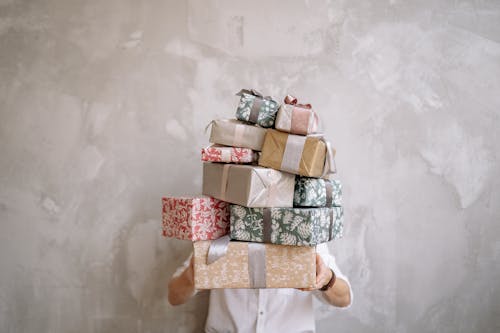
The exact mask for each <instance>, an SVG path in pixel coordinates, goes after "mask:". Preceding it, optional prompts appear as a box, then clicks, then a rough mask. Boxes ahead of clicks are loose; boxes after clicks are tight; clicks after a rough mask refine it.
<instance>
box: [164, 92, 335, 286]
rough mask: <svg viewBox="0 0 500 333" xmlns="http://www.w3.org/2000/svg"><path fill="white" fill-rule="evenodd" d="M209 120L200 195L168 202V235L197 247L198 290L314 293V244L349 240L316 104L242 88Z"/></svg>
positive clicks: (166, 202) (195, 264) (170, 198)
mask: <svg viewBox="0 0 500 333" xmlns="http://www.w3.org/2000/svg"><path fill="white" fill-rule="evenodd" d="M237 95H239V96H240V103H239V105H238V108H237V111H236V119H225V120H214V121H212V122H211V133H210V142H211V143H212V145H211V146H209V147H207V148H204V149H202V152H201V159H202V161H203V190H202V194H203V195H202V196H199V197H165V198H163V199H162V200H163V234H164V236H166V237H174V238H178V239H184V240H190V241H192V242H193V246H194V280H195V287H196V288H197V289H213V288H309V287H313V286H314V284H315V277H316V254H315V253H316V249H315V246H316V245H317V244H320V243H325V242H328V241H330V240H333V239H337V238H340V237H342V228H343V209H342V206H341V195H342V188H341V184H340V182H339V181H338V180H332V179H329V177H330V176H331V174H333V173H334V172H335V167H334V160H333V158H334V154H335V151H334V150H333V148H332V147H331V146H330V143H329V142H328V141H327V140H326V139H325V138H324V137H323V136H322V135H321V134H318V133H317V131H318V126H319V119H318V115H317V113H315V112H314V110H313V109H312V107H311V105H309V104H306V105H304V104H297V100H296V99H295V98H294V97H292V96H287V97H286V98H285V100H284V103H283V104H282V105H280V104H279V103H277V102H276V101H275V100H273V99H272V98H271V97H267V96H266V97H265V96H262V95H261V94H260V93H258V92H256V91H255V90H242V91H240V92H239V93H238V94H237Z"/></svg>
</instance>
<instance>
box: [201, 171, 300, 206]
mask: <svg viewBox="0 0 500 333" xmlns="http://www.w3.org/2000/svg"><path fill="white" fill-rule="evenodd" d="M294 187H295V175H292V174H289V173H286V172H281V171H278V170H274V169H268V168H263V167H259V166H251V165H239V164H223V163H209V162H205V163H203V190H202V193H203V194H204V195H208V196H211V197H214V198H217V199H219V200H223V201H227V202H231V203H234V204H238V205H241V206H246V207H292V206H293V194H294Z"/></svg>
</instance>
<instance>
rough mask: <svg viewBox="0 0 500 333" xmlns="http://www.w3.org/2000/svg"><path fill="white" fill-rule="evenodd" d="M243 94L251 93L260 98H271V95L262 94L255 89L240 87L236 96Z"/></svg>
mask: <svg viewBox="0 0 500 333" xmlns="http://www.w3.org/2000/svg"><path fill="white" fill-rule="evenodd" d="M243 94H247V95H253V96H255V97H260V98H262V99H268V100H272V98H271V96H264V95H262V94H261V93H260V92H258V91H257V90H255V89H241V90H240V91H239V92H238V93H237V94H236V96H243Z"/></svg>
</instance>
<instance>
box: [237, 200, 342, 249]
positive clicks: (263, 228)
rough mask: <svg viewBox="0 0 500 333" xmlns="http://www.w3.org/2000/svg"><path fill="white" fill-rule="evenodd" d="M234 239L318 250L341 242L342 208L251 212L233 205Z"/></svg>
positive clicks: (252, 209) (281, 209)
mask: <svg viewBox="0 0 500 333" xmlns="http://www.w3.org/2000/svg"><path fill="white" fill-rule="evenodd" d="M230 211H231V213H230V215H231V220H230V221H231V228H230V233H229V235H230V237H231V239H235V240H240V241H248V242H259V243H273V244H281V245H297V246H314V245H317V244H321V243H326V242H328V241H330V240H332V239H336V238H340V237H341V236H342V229H343V211H342V207H333V208H326V207H323V208H248V207H243V206H238V205H231V210H230Z"/></svg>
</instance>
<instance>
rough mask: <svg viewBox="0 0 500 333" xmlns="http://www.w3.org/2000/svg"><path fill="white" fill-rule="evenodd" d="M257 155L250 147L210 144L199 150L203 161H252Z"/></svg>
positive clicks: (255, 159) (254, 160)
mask: <svg viewBox="0 0 500 333" xmlns="http://www.w3.org/2000/svg"><path fill="white" fill-rule="evenodd" d="M258 157H259V155H258V153H257V152H255V151H253V150H252V149H250V148H237V147H227V146H221V145H212V146H210V147H206V148H203V149H202V150H201V160H202V161H205V162H224V163H254V162H256V161H257V159H258Z"/></svg>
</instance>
